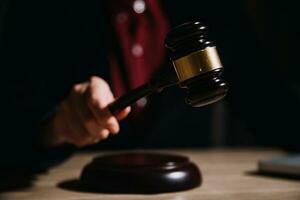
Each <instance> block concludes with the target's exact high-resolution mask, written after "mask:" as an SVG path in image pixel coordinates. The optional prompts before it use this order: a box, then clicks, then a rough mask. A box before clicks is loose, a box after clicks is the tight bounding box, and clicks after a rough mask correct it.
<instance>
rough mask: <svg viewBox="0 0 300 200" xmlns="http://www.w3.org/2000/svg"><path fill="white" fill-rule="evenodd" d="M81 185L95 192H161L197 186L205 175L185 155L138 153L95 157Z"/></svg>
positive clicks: (82, 177) (85, 172) (84, 172)
mask: <svg viewBox="0 0 300 200" xmlns="http://www.w3.org/2000/svg"><path fill="white" fill-rule="evenodd" d="M80 182H81V184H82V186H83V187H85V188H87V189H89V190H92V191H95V192H106V193H107V192H109V193H162V192H174V191H181V190H187V189H191V188H194V187H197V186H199V185H201V182H202V176H201V173H200V171H199V169H198V168H197V166H196V165H195V164H193V163H192V162H190V161H189V159H188V158H187V157H185V156H179V155H168V154H157V153H141V152H137V153H123V154H115V155H106V156H100V157H96V158H94V159H93V161H92V162H91V163H89V164H87V165H86V166H85V167H84V169H83V171H82V174H81V177H80Z"/></svg>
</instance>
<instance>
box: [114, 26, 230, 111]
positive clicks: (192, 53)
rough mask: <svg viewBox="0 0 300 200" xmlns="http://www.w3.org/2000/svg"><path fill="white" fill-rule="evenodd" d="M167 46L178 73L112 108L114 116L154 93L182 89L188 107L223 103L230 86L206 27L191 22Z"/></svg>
mask: <svg viewBox="0 0 300 200" xmlns="http://www.w3.org/2000/svg"><path fill="white" fill-rule="evenodd" d="M165 46H166V48H167V49H168V50H169V54H170V59H171V61H172V63H173V67H174V69H175V72H176V73H170V74H167V75H164V76H160V77H154V78H152V79H151V80H150V81H149V82H147V83H145V84H143V85H141V86H139V87H137V88H135V89H133V90H131V91H129V92H128V93H126V94H125V95H123V96H121V97H119V98H118V99H117V100H116V101H114V102H113V103H112V104H110V105H109V110H110V112H111V113H112V114H116V113H118V112H119V111H121V110H122V109H124V108H125V107H127V106H129V105H132V104H133V103H134V102H136V101H137V100H138V99H140V98H142V97H145V96H148V95H150V94H152V93H154V92H157V91H162V90H163V89H165V88H167V87H170V86H173V85H179V87H181V88H183V89H185V90H186V103H187V104H189V105H191V106H194V107H201V106H205V105H208V104H211V103H214V102H216V101H218V100H220V99H222V98H223V97H224V96H225V95H226V93H227V91H228V84H227V83H226V82H225V81H224V80H223V79H222V77H221V75H222V72H223V66H222V64H221V61H220V58H219V55H218V52H217V50H216V47H215V45H214V44H213V42H211V41H209V40H208V39H207V27H206V26H204V25H203V24H202V23H200V22H188V23H184V24H182V25H179V26H177V27H175V28H174V29H172V30H171V31H170V32H169V33H168V34H167V36H166V39H165Z"/></svg>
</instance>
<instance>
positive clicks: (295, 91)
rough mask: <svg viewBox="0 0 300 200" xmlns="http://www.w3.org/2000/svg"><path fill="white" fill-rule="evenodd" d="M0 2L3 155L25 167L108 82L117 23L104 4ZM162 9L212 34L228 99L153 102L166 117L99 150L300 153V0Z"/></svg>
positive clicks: (171, 94)
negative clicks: (55, 118) (73, 104)
mask: <svg viewBox="0 0 300 200" xmlns="http://www.w3.org/2000/svg"><path fill="white" fill-rule="evenodd" d="M0 2H1V4H0V5H1V8H0V70H1V72H0V75H1V81H2V90H1V97H2V98H1V100H2V101H3V103H2V109H1V127H2V128H1V131H0V134H1V144H0V148H1V149H0V151H1V154H3V156H2V157H3V159H4V160H5V159H7V160H10V162H12V163H22V164H24V162H20V161H23V160H24V159H26V160H28V159H29V158H30V157H31V155H34V154H36V153H37V152H36V149H33V148H32V147H33V146H34V138H35V137H36V134H37V133H36V131H35V130H36V127H38V124H39V123H40V122H41V121H42V119H44V118H45V117H46V116H47V115H49V114H51V112H52V111H53V110H55V107H56V106H57V105H58V104H59V102H60V101H61V100H62V99H63V98H64V97H65V96H66V94H67V93H68V91H69V89H70V87H71V86H72V85H73V84H75V83H78V82H82V81H85V80H87V79H88V77H89V76H91V75H99V76H101V77H104V78H105V79H106V80H107V81H108V82H109V75H108V71H107V68H106V67H104V66H107V49H108V48H109V46H110V41H111V40H112V39H113V38H112V36H111V34H109V28H108V27H109V20H110V17H111V16H110V15H109V12H108V10H107V7H106V3H105V1H100V0H99V1H78V0H76V1H71V0H60V1H56V0H51V1H50V0H45V1H37V0H28V1H21V0H1V1H0ZM117 2H118V1H115V3H117ZM163 7H164V9H165V11H166V13H167V15H168V16H169V19H170V23H171V26H172V27H173V26H175V25H178V24H180V23H183V22H186V21H194V20H197V21H198V20H200V21H202V22H203V23H205V24H206V25H207V26H208V27H209V29H210V32H209V33H210V34H209V35H210V38H212V40H213V41H215V43H216V45H217V47H218V50H219V53H220V57H221V60H222V62H223V65H224V67H225V75H224V76H225V78H226V80H227V81H228V82H229V84H230V92H229V94H228V96H227V97H226V98H225V100H223V101H222V102H218V103H217V104H214V105H210V106H207V107H204V108H197V109H195V108H190V107H188V106H187V105H185V104H184V100H183V99H184V94H183V93H182V91H180V90H179V89H178V88H173V89H170V90H168V91H166V92H164V93H162V94H160V95H154V96H153V97H151V98H152V99H153V101H158V102H159V106H158V108H159V110H160V112H159V115H157V116H156V117H155V116H154V117H152V118H151V119H149V121H148V122H147V129H146V128H144V129H134V128H132V127H131V126H130V125H128V123H127V122H126V121H125V122H123V123H122V132H121V134H120V135H119V136H117V137H114V138H113V139H109V140H108V141H105V142H102V143H101V144H99V145H98V146H97V147H92V148H97V149H111V148H164V147H168V148H170V147H171V148H178V147H211V146H241V145H247V146H252V145H253V146H275V147H282V148H284V149H288V150H299V148H300V145H299V138H300V128H299V112H300V101H299V98H300V87H299V81H300V78H299V75H298V74H299V67H300V66H299V59H298V57H299V56H298V52H299V51H298V46H299V14H298V10H297V8H298V5H297V4H296V1H267V0H264V1H258V0H257V1H256V0H255V1H253V0H251V1H250V0H239V1H238V0H234V1H201V0H199V1H196V0H195V1H188V0H186V1H168V0H166V1H163ZM154 119H155V120H154ZM124 141H126V142H124ZM57 151H58V150H57ZM42 153H44V152H38V154H39V156H41V155H43V154H42ZM47 153H49V152H47ZM54 155H57V154H52V153H49V155H48V154H47V156H42V157H43V158H48V156H50V157H51V159H52V157H54V158H55V156H54ZM39 156H37V157H39ZM34 157H35V158H34V159H33V160H35V159H36V156H34ZM11 160H12V161H11Z"/></svg>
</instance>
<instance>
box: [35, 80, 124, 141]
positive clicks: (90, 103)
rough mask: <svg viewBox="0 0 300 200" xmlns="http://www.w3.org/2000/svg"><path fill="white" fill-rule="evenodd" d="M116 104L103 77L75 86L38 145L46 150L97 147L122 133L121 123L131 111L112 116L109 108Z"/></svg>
mask: <svg viewBox="0 0 300 200" xmlns="http://www.w3.org/2000/svg"><path fill="white" fill-rule="evenodd" d="M112 101H114V97H113V94H112V92H111V90H110V87H109V85H108V84H107V83H106V82H105V80H103V79H102V78H100V77H96V76H94V77H91V78H90V80H89V81H87V82H83V83H79V84H76V85H74V86H73V88H72V90H71V92H70V94H69V95H68V96H67V97H66V99H64V100H63V101H62V102H61V104H60V105H59V107H58V108H57V109H56V112H55V113H54V114H53V115H52V116H51V117H50V118H49V119H48V120H47V121H45V122H44V123H43V125H42V127H41V129H40V137H39V143H40V145H41V146H44V147H56V146H60V145H63V144H73V145H76V146H78V147H82V146H86V145H91V144H95V143H98V142H100V141H102V140H104V139H106V138H107V137H108V136H109V135H110V134H117V133H118V132H119V129H120V128H119V124H118V120H122V119H123V118H125V117H126V116H127V115H128V114H129V112H130V107H127V108H125V109H124V110H123V111H121V112H120V113H118V114H117V115H116V116H113V115H112V114H111V113H110V111H109V110H108V107H107V106H108V104H110V103H111V102H112Z"/></svg>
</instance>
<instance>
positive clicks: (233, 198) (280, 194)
mask: <svg viewBox="0 0 300 200" xmlns="http://www.w3.org/2000/svg"><path fill="white" fill-rule="evenodd" d="M164 152H165V151H164ZM167 152H171V153H179V154H183V155H187V156H189V157H190V159H191V160H193V161H194V162H195V163H196V164H197V165H198V166H199V167H200V168H201V170H202V173H203V178H204V182H203V185H202V186H201V187H198V188H196V189H192V190H188V191H184V192H176V193H165V194H155V195H132V194H130V195H129V194H127V195H124V194H99V193H98V194H97V193H88V192H82V191H80V190H79V189H78V188H76V179H77V178H78V177H79V174H80V171H81V169H82V167H83V166H84V165H85V164H86V163H87V162H89V161H90V160H91V159H92V158H93V157H94V156H95V155H99V154H100V153H97V154H95V153H89V154H76V155H74V156H73V157H72V158H70V159H69V160H68V161H66V162H64V163H63V164H61V165H59V166H57V167H54V168H52V169H50V170H49V172H48V173H47V174H43V175H39V176H37V177H36V179H35V180H34V181H33V183H32V186H31V187H28V188H23V189H22V190H18V191H11V192H5V193H2V194H1V195H0V199H1V200H2V199H3V200H8V199H9V200H11V199H12V200H50V199H51V200H52V199H53V200H54V199H55V200H56V199H57V200H96V199H97V200H106V199H109V200H116V199H124V200H125V199H128V200H137V199H141V200H144V199H145V200H147V199H154V200H164V199H166V200H188V199H191V200H214V199H222V200H227V199H228V200H243V199H245V200H252V199H253V200H259V199H272V200H276V199H278V200H279V199H280V200H283V199H284V200H288V199H295V200H300V181H299V180H288V179H283V178H274V177H266V176H259V175H255V174H253V173H254V172H255V171H256V169H257V161H258V160H260V159H265V158H270V157H273V156H278V155H281V154H282V153H281V152H280V151H275V150H259V149H252V150H251V149H231V150H178V151H176V150H173V151H167ZM106 153H107V152H106ZM102 154H103V153H102Z"/></svg>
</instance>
